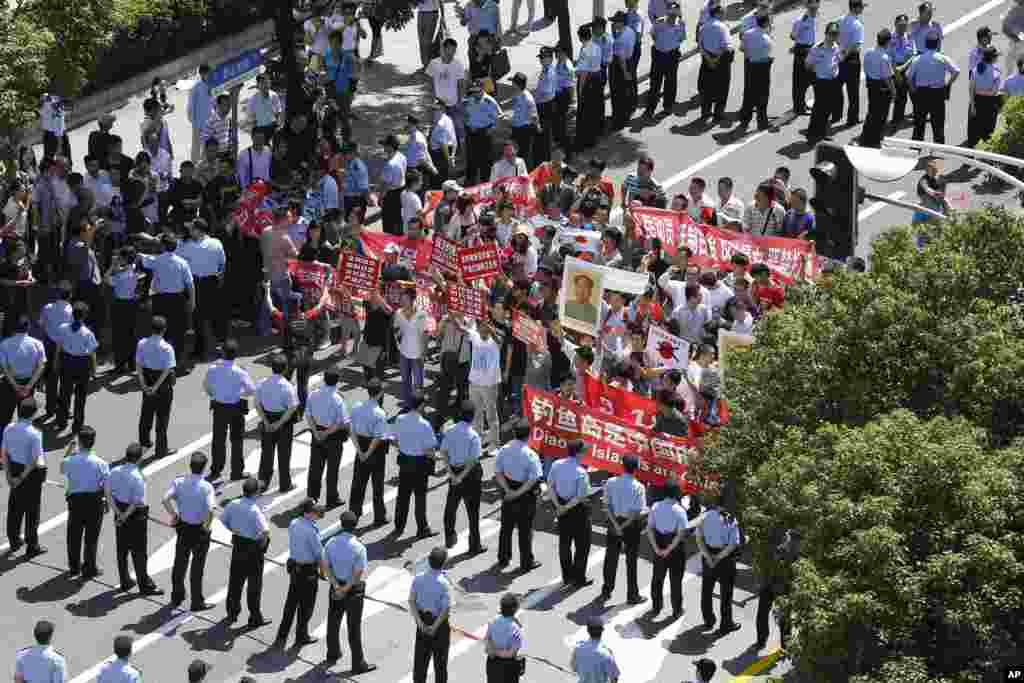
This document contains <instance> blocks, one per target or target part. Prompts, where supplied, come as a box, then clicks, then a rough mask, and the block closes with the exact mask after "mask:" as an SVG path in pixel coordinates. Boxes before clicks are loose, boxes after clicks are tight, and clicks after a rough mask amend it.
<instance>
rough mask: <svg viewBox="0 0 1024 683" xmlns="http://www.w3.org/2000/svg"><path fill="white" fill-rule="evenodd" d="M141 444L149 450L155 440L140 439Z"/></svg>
mask: <svg viewBox="0 0 1024 683" xmlns="http://www.w3.org/2000/svg"><path fill="white" fill-rule="evenodd" d="M139 445H140V446H142V447H143V448H145V449H146V450H149V449H150V448H152V447H153V442H152V441H150V440H149V439H139Z"/></svg>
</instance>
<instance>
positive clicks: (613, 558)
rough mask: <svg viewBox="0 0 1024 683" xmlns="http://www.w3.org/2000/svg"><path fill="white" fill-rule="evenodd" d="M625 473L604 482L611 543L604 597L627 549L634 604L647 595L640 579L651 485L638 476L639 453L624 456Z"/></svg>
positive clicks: (612, 586)
mask: <svg viewBox="0 0 1024 683" xmlns="http://www.w3.org/2000/svg"><path fill="white" fill-rule="evenodd" d="M622 469H623V470H624V472H623V474H621V475H620V476H618V477H612V478H611V479H609V480H608V481H607V483H605V485H604V504H605V508H606V509H607V510H608V531H609V533H608V547H607V550H606V552H605V556H604V586H603V587H602V588H601V598H602V599H604V600H608V599H610V598H611V597H612V591H614V589H615V575H616V574H617V573H618V570H619V553H620V552H621V551H622V549H623V548H625V551H626V596H627V599H628V600H629V604H631V605H639V604H640V603H642V602H643V601H644V600H645V598H644V597H643V596H642V595H640V586H639V583H638V582H637V557H638V555H639V552H638V551H639V549H640V537H641V536H642V535H643V530H644V526H643V516H644V513H645V512H646V511H647V488H646V487H645V486H644V485H643V484H642V483H640V482H639V481H638V480H637V479H636V476H635V475H636V472H637V470H639V469H640V460H639V459H638V458H637V457H636V456H635V455H627V456H625V457H624V458H623V459H622Z"/></svg>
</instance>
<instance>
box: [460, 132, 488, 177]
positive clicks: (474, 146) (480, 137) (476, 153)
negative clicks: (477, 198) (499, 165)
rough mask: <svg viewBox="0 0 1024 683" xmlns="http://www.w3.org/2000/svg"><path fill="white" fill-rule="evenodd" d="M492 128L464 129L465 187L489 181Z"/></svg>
mask: <svg viewBox="0 0 1024 683" xmlns="http://www.w3.org/2000/svg"><path fill="white" fill-rule="evenodd" d="M492 133H493V129H492V128H475V129H474V128H467V129H466V187H471V186H473V185H477V184H479V183H482V182H486V181H488V180H490V179H491V164H492V155H493V150H492V149H491V145H492V143H493V140H492V138H491V135H492Z"/></svg>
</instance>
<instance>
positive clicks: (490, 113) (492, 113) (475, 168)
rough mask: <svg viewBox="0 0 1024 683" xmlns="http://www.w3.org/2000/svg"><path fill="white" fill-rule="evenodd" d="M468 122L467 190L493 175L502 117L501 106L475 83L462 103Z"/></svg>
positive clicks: (477, 82) (471, 85)
mask: <svg viewBox="0 0 1024 683" xmlns="http://www.w3.org/2000/svg"><path fill="white" fill-rule="evenodd" d="M462 108H463V113H464V115H465V122H466V186H467V187H472V186H473V185H477V184H479V183H482V182H484V181H486V180H487V179H488V178H489V177H490V172H491V158H492V157H491V155H492V147H493V146H494V136H493V134H494V126H495V125H496V124H497V123H498V117H500V116H501V115H502V111H501V106H500V105H499V104H498V102H497V101H496V100H495V99H494V98H493V97H491V96H490V95H488V94H487V93H485V92H484V90H483V85H482V84H481V83H480V81H473V82H472V83H471V84H470V86H469V88H468V89H467V91H466V99H465V100H463V102H462Z"/></svg>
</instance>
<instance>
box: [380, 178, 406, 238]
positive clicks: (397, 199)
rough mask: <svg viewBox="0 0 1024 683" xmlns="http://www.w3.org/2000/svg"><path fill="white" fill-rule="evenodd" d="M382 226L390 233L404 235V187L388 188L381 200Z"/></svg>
mask: <svg viewBox="0 0 1024 683" xmlns="http://www.w3.org/2000/svg"><path fill="white" fill-rule="evenodd" d="M380 208H381V227H382V229H383V230H384V232H386V233H388V234H389V235H402V234H404V233H405V229H404V228H403V227H402V188H397V189H394V190H388V191H387V192H385V193H384V198H383V200H382V201H381V207H380Z"/></svg>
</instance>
